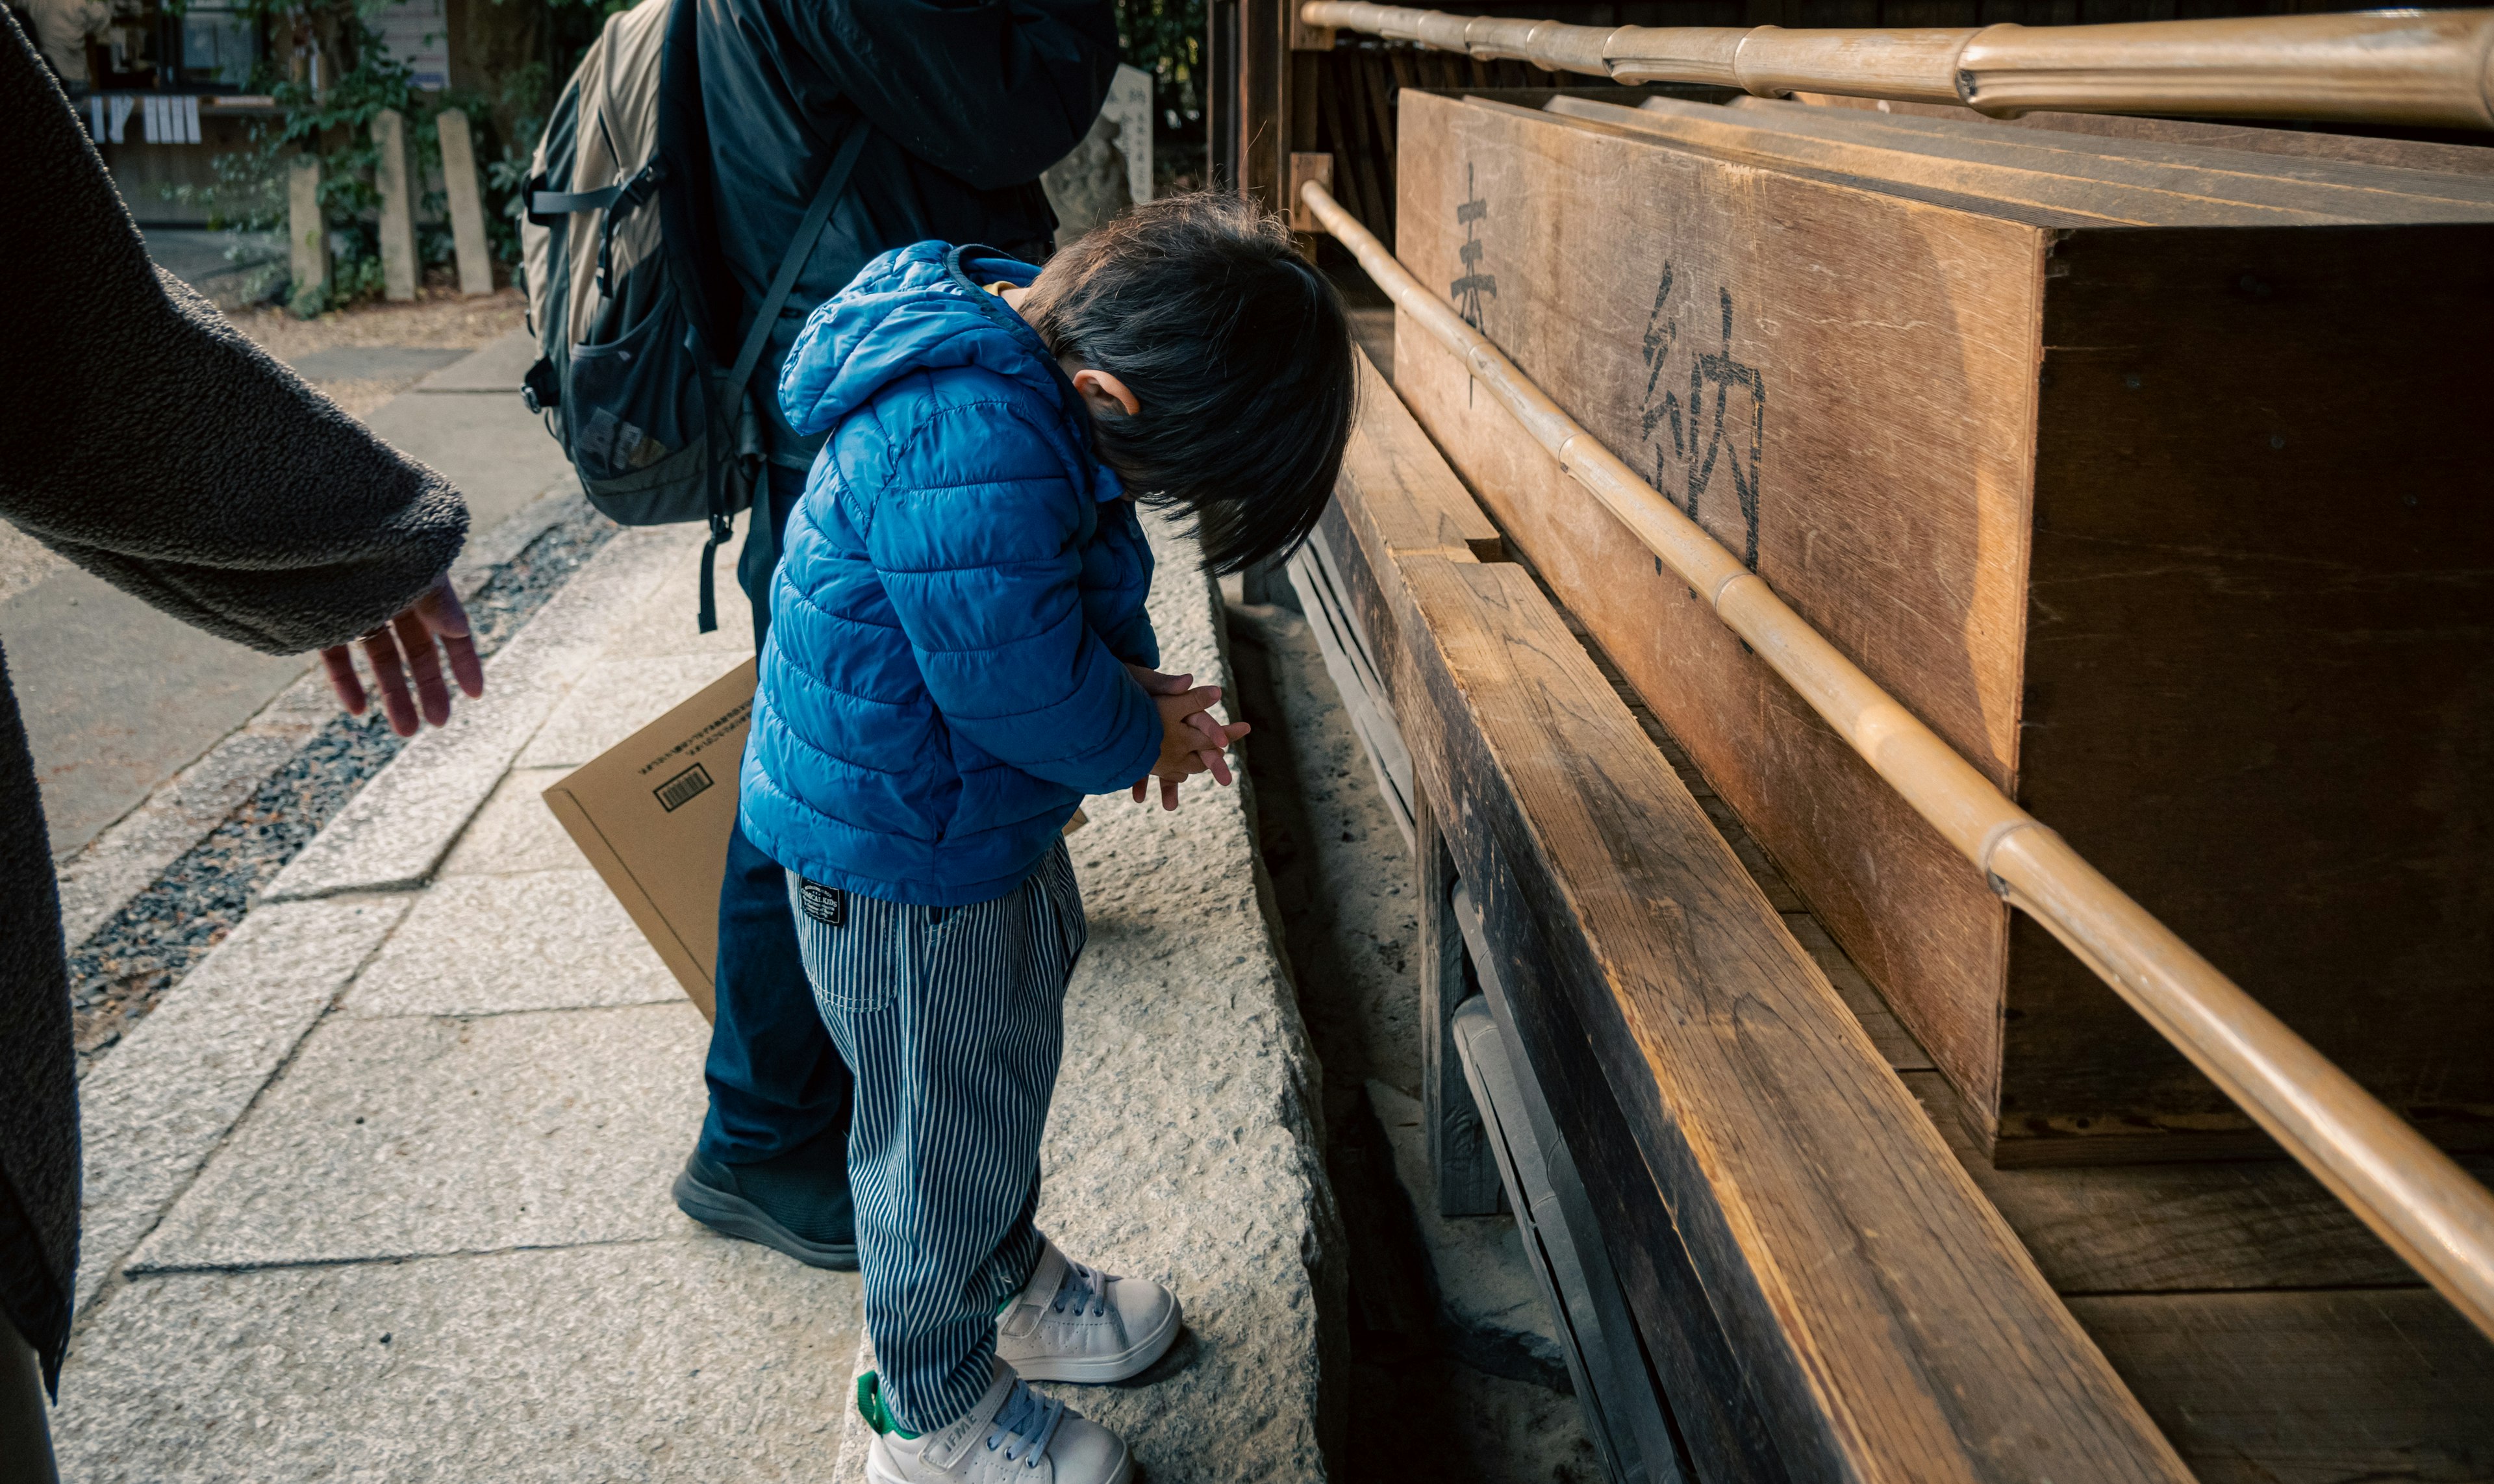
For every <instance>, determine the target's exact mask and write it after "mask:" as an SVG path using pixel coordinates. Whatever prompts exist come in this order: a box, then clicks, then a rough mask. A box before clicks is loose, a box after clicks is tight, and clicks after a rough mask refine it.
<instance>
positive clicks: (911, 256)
mask: <svg viewBox="0 0 2494 1484" xmlns="http://www.w3.org/2000/svg"><path fill="white" fill-rule="evenodd" d="M977 252H978V250H976V249H953V248H949V247H948V246H947V245H946V244H944V243H941V242H922V243H920V244H918V245H917V246H915V247H910V248H904V249H901V250H900V251H898V252H894V253H887V254H885V255H884V256H883V257H879V258H877V259H875V260H874V261H873V262H872V263H870V264H868V265H867V269H866V271H865V272H864V273H861V274H860V275H858V279H857V282H855V283H854V284H851V285H850V286H849V287H848V288H846V289H845V290H843V291H842V292H841V293H840V294H839V295H838V296H837V297H836V298H834V299H832V300H831V301H830V302H828V303H826V304H824V305H823V306H822V307H821V308H820V309H818V310H816V311H815V312H814V314H813V316H812V318H809V319H808V320H807V321H806V327H805V332H804V333H803V334H802V335H801V336H800V337H799V338H798V341H797V346H796V349H795V350H794V352H793V353H792V354H791V355H790V356H789V358H788V365H787V369H786V371H785V372H784V373H783V374H782V376H781V378H780V382H779V398H780V405H781V408H782V409H783V410H784V411H785V413H786V415H787V417H788V420H789V421H790V422H791V423H792V424H794V425H795V427H796V428H797V429H798V430H799V431H801V432H806V433H813V432H817V431H821V430H826V429H828V430H830V435H831V436H830V440H829V441H828V442H826V443H825V444H824V446H823V450H822V453H821V454H820V455H819V456H818V457H817V458H816V459H815V461H814V467H813V470H812V472H811V474H810V475H809V476H808V477H807V479H806V496H805V500H804V501H803V502H802V503H801V504H799V505H798V507H797V509H796V511H795V512H794V513H793V514H792V515H791V516H790V517H789V520H788V532H787V538H786V542H785V549H784V552H783V555H782V557H781V559H780V562H779V570H778V574H777V576H776V578H775V579H774V580H773V583H772V589H771V632H770V637H769V639H768V641H767V642H766V643H765V644H764V646H763V650H762V676H761V685H760V688H759V690H758V692H757V693H756V695H755V697H754V703H753V730H752V732H751V734H750V737H749V739H748V740H747V742H746V744H745V768H744V777H743V783H742V792H743V800H742V810H743V812H742V816H741V817H742V822H743V826H744V830H745V837H746V838H748V839H750V840H751V841H752V842H753V843H754V844H755V845H756V846H758V847H760V848H761V850H762V851H763V853H764V854H766V855H768V856H770V857H771V858H772V859H773V860H775V861H776V862H778V863H780V864H782V865H784V866H787V867H788V868H790V869H792V870H795V871H797V872H799V873H800V874H802V875H804V876H805V877H806V878H807V879H808V880H811V881H818V882H822V883H824V884H826V885H829V886H836V887H840V888H842V889H845V890H848V891H853V892H859V893H864V894H866V895H868V896H874V897H880V898H883V899H885V900H888V901H902V902H917V903H923V904H925V905H928V906H945V907H950V906H960V905H964V904H967V903H970V902H980V901H987V900H989V899H991V898H994V897H997V896H1001V895H1003V894H1005V893H1008V892H1010V891H1012V890H1013V889H1014V888H1015V887H1016V886H1018V885H1019V884H1020V882H1021V880H1022V878H1023V877H1024V876H1026V875H1028V874H1029V873H1030V871H1031V869H1032V867H1034V866H1036V865H1037V864H1038V863H1039V862H1040V859H1041V858H1042V857H1043V856H1045V855H1046V854H1047V853H1048V851H1049V848H1050V847H1051V846H1052V845H1054V844H1055V842H1056V837H1057V834H1058V832H1059V831H1060V830H1061V829H1062V828H1063V827H1064V824H1065V821H1066V820H1067V818H1069V817H1070V816H1071V815H1072V814H1073V812H1074V807H1075V805H1076V804H1077V803H1080V800H1081V798H1082V796H1083V795H1085V794H1099V793H1109V792H1111V791H1113V790H1117V789H1122V788H1124V787H1126V786H1127V785H1128V784H1131V783H1133V782H1134V781H1135V780H1137V779H1138V778H1141V777H1142V776H1143V775H1144V774H1145V773H1146V772H1149V771H1150V769H1151V766H1152V764H1153V762H1154V761H1155V760H1156V759H1157V758H1158V757H1159V755H1160V742H1161V723H1160V713H1159V712H1158V710H1157V709H1156V708H1155V707H1154V706H1153V704H1152V701H1151V698H1150V697H1149V696H1147V695H1145V694H1144V693H1143V689H1142V687H1141V685H1139V684H1138V683H1136V681H1135V680H1134V678H1133V677H1132V676H1130V675H1128V674H1127V672H1126V669H1125V665H1124V664H1123V663H1121V661H1132V662H1134V663H1137V664H1146V665H1148V664H1156V663H1158V662H1159V645H1158V642H1157V641H1156V640H1155V639H1154V637H1153V635H1152V626H1151V621H1150V619H1149V618H1147V617H1146V616H1145V614H1144V611H1143V599H1144V596H1145V594H1146V593H1147V592H1148V591H1149V590H1150V587H1151V574H1152V558H1151V549H1150V547H1149V546H1148V545H1147V544H1146V543H1145V541H1144V538H1143V532H1142V528H1141V526H1140V525H1139V524H1138V523H1137V521H1136V519H1135V515H1134V506H1133V504H1132V502H1131V501H1128V500H1124V499H1122V498H1120V497H1121V496H1122V495H1123V493H1124V492H1123V491H1122V490H1121V489H1120V488H1119V486H1118V483H1117V478H1116V476H1115V475H1114V474H1113V473H1111V472H1110V470H1109V469H1106V468H1105V467H1103V466H1102V465H1101V464H1100V463H1099V462H1098V460H1097V459H1096V458H1094V457H1093V455H1092V451H1091V422H1090V417H1089V415H1088V414H1087V413H1085V412H1084V411H1083V409H1082V405H1081V401H1080V398H1079V397H1078V396H1077V395H1076V393H1075V391H1074V388H1073V386H1072V385H1071V384H1070V383H1068V382H1067V380H1066V379H1065V376H1064V373H1063V372H1061V371H1059V370H1058V369H1057V365H1056V362H1055V360H1054V358H1052V357H1051V356H1049V353H1048V350H1047V348H1046V347H1044V346H1043V345H1042V344H1041V343H1040V339H1039V336H1038V335H1037V334H1036V333H1034V332H1033V331H1032V330H1031V328H1030V326H1029V325H1028V324H1026V323H1024V322H1023V321H1022V319H1021V318H1020V317H1019V315H1016V314H1015V313H1014V312H1013V311H1012V310H1010V309H1008V308H1006V307H1005V304H1004V301H1003V300H1001V299H998V298H996V297H995V296H994V295H992V294H989V293H987V292H985V291H983V290H982V288H980V287H979V286H980V285H981V284H985V283H988V282H992V281H994V280H997V279H1004V280H1008V281H1010V282H1014V283H1022V284H1027V283H1028V282H1029V281H1030V280H1031V278H1032V277H1034V276H1035V275H1036V274H1037V272H1038V270H1037V269H1035V268H1033V267H1031V266H1030V265H1029V264H1027V263H1020V262H1013V261H1010V260H1006V259H1002V258H996V257H979V256H973V255H975V254H976V253H977Z"/></svg>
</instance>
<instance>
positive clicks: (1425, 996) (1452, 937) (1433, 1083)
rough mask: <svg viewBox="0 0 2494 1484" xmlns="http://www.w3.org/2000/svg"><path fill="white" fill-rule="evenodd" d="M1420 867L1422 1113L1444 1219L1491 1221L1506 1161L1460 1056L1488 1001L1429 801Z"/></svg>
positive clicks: (1422, 821)
mask: <svg viewBox="0 0 2494 1484" xmlns="http://www.w3.org/2000/svg"><path fill="white" fill-rule="evenodd" d="M1413 803H1414V813H1415V815H1416V818H1417V830H1416V833H1417V834H1418V837H1419V838H1418V844H1417V850H1418V855H1419V866H1420V1107H1421V1126H1422V1127H1423V1128H1424V1129H1425V1130H1426V1131H1427V1134H1428V1139H1429V1168H1430V1170H1431V1171H1432V1172H1433V1173H1434V1174H1435V1175H1436V1176H1437V1182H1438V1214H1439V1215H1441V1216H1490V1215H1494V1214H1496V1213H1497V1212H1498V1211H1499V1210H1501V1209H1502V1208H1503V1207H1504V1206H1505V1204H1506V1202H1505V1201H1504V1199H1503V1198H1502V1195H1503V1192H1502V1189H1501V1184H1500V1181H1499V1175H1498V1160H1497V1157H1496V1156H1495V1155H1493V1154H1492V1153H1491V1152H1490V1147H1489V1138H1488V1136H1487V1134H1486V1133H1485V1132H1484V1131H1483V1129H1482V1126H1481V1115H1480V1109H1479V1107H1478V1106H1476V1105H1475V1104H1474V1102H1473V1094H1472V1088H1471V1086H1470V1085H1469V1084H1467V1083H1466V1082H1465V1080H1464V1068H1463V1061H1462V1058H1461V1057H1459V1056H1458V1055H1457V1054H1456V1051H1455V1037H1454V1018H1455V1012H1456V1010H1458V1009H1459V1008H1461V1007H1462V1005H1463V1003H1464V1001H1466V1000H1468V999H1471V998H1472V997H1473V996H1474V995H1475V994H1478V993H1480V986H1479V985H1478V984H1475V983H1474V980H1473V970H1472V960H1471V956H1470V955H1469V954H1466V953H1465V952H1464V935H1463V929H1462V927H1461V925H1460V924H1457V923H1456V921H1455V916H1454V913H1453V911H1452V910H1451V901H1452V897H1453V893H1454V889H1455V863H1454V858H1453V857H1452V856H1450V855H1448V854H1447V853H1446V841H1445V836H1444V835H1443V834H1441V833H1439V832H1438V821H1437V816H1436V815H1435V814H1434V813H1433V812H1431V810H1430V808H1429V801H1428V796H1427V795H1426V794H1421V795H1417V796H1416V797H1415V798H1414V801H1413Z"/></svg>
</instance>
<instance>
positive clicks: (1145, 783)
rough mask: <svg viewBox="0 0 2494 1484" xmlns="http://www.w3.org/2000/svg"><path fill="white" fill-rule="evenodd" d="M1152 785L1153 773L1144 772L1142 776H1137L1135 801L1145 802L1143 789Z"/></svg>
mask: <svg viewBox="0 0 2494 1484" xmlns="http://www.w3.org/2000/svg"><path fill="white" fill-rule="evenodd" d="M1151 786H1152V775H1151V774H1150V773H1145V774H1143V775H1142V776H1141V777H1140V778H1137V779H1136V780H1135V790H1134V792H1135V803H1142V802H1143V791H1144V790H1145V789H1148V788H1150V787H1151Z"/></svg>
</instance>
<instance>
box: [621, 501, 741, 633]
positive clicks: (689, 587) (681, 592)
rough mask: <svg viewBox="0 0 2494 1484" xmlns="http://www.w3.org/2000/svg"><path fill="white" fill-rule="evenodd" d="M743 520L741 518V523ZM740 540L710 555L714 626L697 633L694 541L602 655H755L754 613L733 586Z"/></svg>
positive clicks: (698, 608)
mask: <svg viewBox="0 0 2494 1484" xmlns="http://www.w3.org/2000/svg"><path fill="white" fill-rule="evenodd" d="M742 519H743V518H742V517H740V518H739V520H740V522H742ZM742 539H743V537H742V535H740V536H739V538H738V540H736V541H730V542H728V543H727V544H726V545H724V546H721V547H720V548H719V549H718V550H717V552H715V554H713V556H712V558H711V560H712V563H713V565H712V569H711V570H712V579H713V581H714V582H715V584H716V596H717V603H718V627H717V628H715V629H713V630H712V631H711V632H709V633H707V634H705V633H703V632H702V631H701V622H700V620H701V543H700V542H698V541H696V542H694V543H693V544H692V547H691V549H690V550H689V551H687V552H686V553H685V555H684V560H679V561H677V562H675V563H673V564H671V565H670V566H668V568H667V575H666V577H665V579H664V580H663V581H662V582H661V583H660V584H659V586H658V588H657V589H656V591H653V592H652V593H651V594H650V598H649V601H647V602H645V603H643V604H642V605H641V611H640V612H639V613H637V614H634V615H633V616H632V617H631V618H630V619H629V620H627V621H625V622H624V626H623V627H622V628H621V629H618V630H617V631H616V634H615V638H614V640H613V642H611V643H610V644H608V645H607V647H606V652H607V653H609V654H611V655H615V656H617V657H619V658H622V657H625V656H629V655H634V654H639V655H646V656H650V657H653V658H655V657H657V656H659V655H664V654H730V655H736V656H738V657H742V656H745V655H747V654H750V653H752V652H753V608H752V605H751V604H750V603H748V602H747V601H745V590H744V589H743V588H740V587H738V586H737V585H736V554H737V551H738V548H739V543H740V542H741V541H742Z"/></svg>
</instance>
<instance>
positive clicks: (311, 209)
mask: <svg viewBox="0 0 2494 1484" xmlns="http://www.w3.org/2000/svg"><path fill="white" fill-rule="evenodd" d="M286 235H287V245H288V248H289V265H290V267H291V270H292V272H293V274H294V286H293V288H291V289H289V291H288V295H287V297H288V298H289V300H291V301H292V302H294V303H297V304H300V303H303V302H304V296H305V295H306V294H317V293H321V292H325V291H326V290H327V289H328V287H329V225H328V223H326V222H324V221H322V220H321V218H320V158H319V156H318V155H309V154H305V155H296V156H295V157H294V162H293V164H292V165H291V166H290V167H289V168H288V170H287V172H286Z"/></svg>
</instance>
